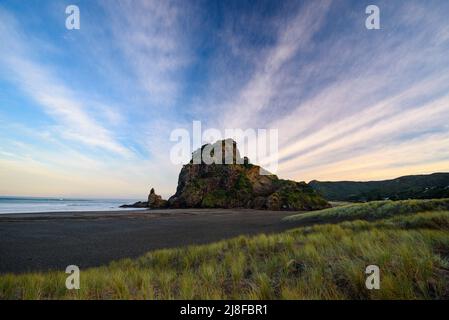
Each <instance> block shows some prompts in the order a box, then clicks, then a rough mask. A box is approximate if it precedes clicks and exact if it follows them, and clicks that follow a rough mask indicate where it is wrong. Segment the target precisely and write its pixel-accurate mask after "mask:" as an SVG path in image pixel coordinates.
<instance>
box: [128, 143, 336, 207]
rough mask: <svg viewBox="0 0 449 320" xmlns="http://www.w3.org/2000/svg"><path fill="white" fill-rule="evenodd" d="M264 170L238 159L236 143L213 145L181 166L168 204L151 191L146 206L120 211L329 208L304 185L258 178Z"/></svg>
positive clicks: (140, 203)
mask: <svg viewBox="0 0 449 320" xmlns="http://www.w3.org/2000/svg"><path fill="white" fill-rule="evenodd" d="M220 148H221V151H220ZM217 150H218V151H217ZM203 151H204V152H203ZM208 153H209V154H208ZM204 154H206V157H205V158H203V156H204ZM211 159H215V160H218V159H221V161H218V162H219V163H220V164H218V163H211V161H210V160H211ZM208 163H211V164H208ZM263 170H264V169H263V168H261V167H259V166H257V165H253V164H251V163H250V162H249V159H248V158H247V157H244V158H240V153H239V151H238V149H237V144H236V143H235V141H233V140H231V139H228V140H221V141H217V142H216V143H214V144H213V145H210V144H207V145H204V146H202V147H201V148H200V149H198V150H196V151H195V152H194V153H193V154H192V160H191V161H190V163H188V164H186V165H184V166H183V167H182V169H181V172H180V173H179V178H178V187H177V189H176V193H175V194H174V195H173V196H171V197H170V199H168V201H166V200H163V199H162V198H161V196H159V195H157V194H156V193H155V192H154V189H151V191H150V194H149V195H148V201H147V202H140V201H139V202H136V203H135V204H132V205H124V206H122V207H124V208H152V209H156V208H252V209H267V210H318V209H323V208H328V207H330V205H329V203H328V202H327V201H326V200H324V199H323V198H322V197H321V196H320V195H318V193H316V191H314V189H313V188H312V187H310V186H309V185H307V184H306V183H305V182H295V181H291V180H282V179H279V178H278V177H277V176H276V175H273V174H269V175H265V174H263V175H261V174H260V173H261V172H263ZM265 172H266V171H265Z"/></svg>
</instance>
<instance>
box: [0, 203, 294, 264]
mask: <svg viewBox="0 0 449 320" xmlns="http://www.w3.org/2000/svg"><path fill="white" fill-rule="evenodd" d="M291 214H294V212H280V211H259V210H250V209H232V210H231V209H167V210H151V211H138V210H136V211H110V212H64V213H33V214H31V213H30V214H8V215H6V214H4V215H0V273H8V272H12V273H22V272H27V271H46V270H65V268H66V267H67V266H68V265H71V264H74V265H77V266H79V267H80V268H81V269H83V268H88V267H94V266H100V265H104V264H107V263H109V262H111V261H113V260H118V259H122V258H134V257H138V256H140V255H142V254H144V253H145V252H147V251H151V250H154V249H161V248H171V247H180V246H185V245H189V244H202V243H209V242H213V241H218V240H221V239H226V238H230V237H235V236H238V235H243V234H246V235H251V234H258V233H271V232H279V231H283V230H286V229H289V228H292V227H293V226H292V225H291V224H286V223H283V222H281V219H282V218H283V217H285V216H287V215H291Z"/></svg>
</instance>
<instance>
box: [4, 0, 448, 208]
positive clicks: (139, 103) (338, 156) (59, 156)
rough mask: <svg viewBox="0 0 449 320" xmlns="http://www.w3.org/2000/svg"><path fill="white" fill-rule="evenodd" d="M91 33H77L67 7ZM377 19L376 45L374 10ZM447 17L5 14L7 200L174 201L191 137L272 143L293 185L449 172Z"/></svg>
mask: <svg viewBox="0 0 449 320" xmlns="http://www.w3.org/2000/svg"><path fill="white" fill-rule="evenodd" d="M72 4H74V5H77V6H78V7H79V9H80V29H79V30H68V29H67V28H66V26H65V22H66V18H67V16H68V15H67V14H66V13H65V9H66V7H67V6H68V5H72ZM371 4H374V5H377V6H378V7H379V9H380V29H379V30H368V29H367V28H366V27H365V20H366V18H367V17H368V14H366V12H365V9H366V7H367V6H368V5H371ZM448 12H449V2H448V1H446V0H440V1H432V0H431V1H413V0H407V1H374V0H373V1H363V0H354V1H350V0H341V1H338V0H336V1H330V0H329V1H326V0H324V1H320V0H316V1H298V0H297V1H263V0H259V1H247V0H227V1H218V0H208V1H193V0H191V1H189V0H180V1H168V0H167V1H159V0H158V1H151V0H149V1H143V0H132V1H131V0H128V1H115V0H107V1H93V0H88V1H87V0H86V1H51V0H46V1H41V0H27V1H19V0H2V1H0V195H23V196H57V197H61V196H64V197H92V198H95V197H96V198H139V199H144V198H145V197H146V195H147V194H148V191H149V189H150V188H151V187H154V188H155V189H156V192H157V193H159V194H162V195H163V196H165V197H168V196H170V195H171V194H173V193H174V192H175V190H176V185H177V178H178V174H179V170H180V168H181V165H180V164H173V163H171V162H170V159H169V154H170V150H171V148H172V147H173V145H174V144H175V142H173V141H170V134H171V132H173V130H175V129H178V128H185V129H187V130H190V131H191V130H192V122H193V121H201V124H202V127H203V128H204V129H207V128H217V129H218V130H222V131H223V130H224V129H226V128H241V129H247V128H254V129H258V128H267V129H270V128H273V129H278V136H279V170H278V172H277V174H278V176H280V177H281V178H287V179H293V180H297V181H310V180H313V179H316V180H329V181H336V180H360V181H365V180H380V179H388V178H395V177H398V176H402V175H408V174H426V173H432V172H445V171H446V172H447V171H449V19H448V18H447V13H448Z"/></svg>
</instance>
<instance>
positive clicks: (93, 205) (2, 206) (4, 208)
mask: <svg viewBox="0 0 449 320" xmlns="http://www.w3.org/2000/svg"><path fill="white" fill-rule="evenodd" d="M136 201H138V200H135V199H75V198H73V199H71V198H38V197H11V196H0V214H5V213H37V212H65V211H67V212H68V211H109V210H136V209H126V208H120V206H121V205H122V204H131V203H134V202H136Z"/></svg>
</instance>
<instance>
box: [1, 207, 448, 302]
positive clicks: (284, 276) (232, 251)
mask: <svg viewBox="0 0 449 320" xmlns="http://www.w3.org/2000/svg"><path fill="white" fill-rule="evenodd" d="M447 203H448V200H445V201H441V202H428V201H426V202H423V201H418V202H416V201H408V202H407V201H406V202H397V203H389V202H387V203H371V204H361V205H358V209H357V208H356V207H354V206H350V207H341V209H344V212H345V214H344V215H343V214H342V213H341V212H340V214H339V218H340V219H342V220H346V221H342V222H340V223H338V224H319V225H310V226H304V227H300V228H296V229H293V230H290V231H287V232H283V233H279V234H274V235H264V234H262V235H258V236H254V237H245V236H240V237H237V238H234V239H230V240H226V241H220V242H216V243H212V244H208V245H201V246H188V247H183V248H176V249H165V250H157V251H153V252H149V253H147V254H146V255H144V256H142V257H140V258H138V259H134V260H131V259H124V260H121V261H117V262H113V263H111V264H110V265H108V266H104V267H99V268H91V269H87V270H81V289H80V290H71V291H69V290H66V289H65V285H64V284H65V278H66V276H67V275H66V274H65V273H63V272H48V273H30V274H24V275H12V274H9V275H2V276H0V298H1V299H449V262H448V257H449V210H443V209H444V207H445V206H446V205H447ZM386 205H388V206H386ZM398 206H399V207H400V208H398ZM429 206H431V207H432V208H431V209H429ZM348 208H350V209H349V210H348ZM387 208H388V209H387ZM418 208H419V209H418ZM337 209H340V208H337ZM368 209H369V210H368ZM436 209H437V210H436ZM440 209H441V210H440ZM333 210H335V209H330V210H322V211H320V212H317V213H314V214H316V215H319V216H320V215H321V217H320V219H321V220H323V221H325V220H326V219H328V218H329V219H330V220H333V219H334V215H335V214H336V213H335V211H333ZM370 210H371V213H369V212H368V211H370ZM389 210H392V212H390V211H389ZM329 212H331V213H332V212H333V213H332V214H330V213H329ZM306 215H308V214H306ZM303 216H304V215H303ZM354 216H356V218H355V217H354ZM373 216H374V217H375V219H372V217H373ZM364 217H365V218H366V217H368V218H369V219H368V220H366V219H364ZM343 218H344V219H343ZM370 264H376V265H378V266H379V267H380V270H381V281H380V290H367V289H366V288H365V279H366V275H365V273H364V271H365V268H366V266H367V265H370Z"/></svg>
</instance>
